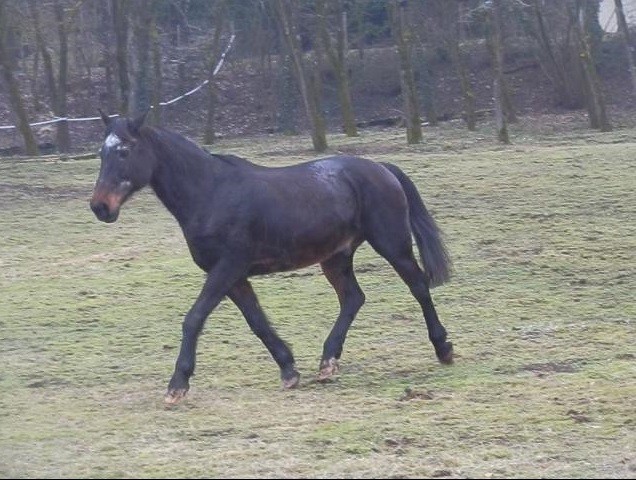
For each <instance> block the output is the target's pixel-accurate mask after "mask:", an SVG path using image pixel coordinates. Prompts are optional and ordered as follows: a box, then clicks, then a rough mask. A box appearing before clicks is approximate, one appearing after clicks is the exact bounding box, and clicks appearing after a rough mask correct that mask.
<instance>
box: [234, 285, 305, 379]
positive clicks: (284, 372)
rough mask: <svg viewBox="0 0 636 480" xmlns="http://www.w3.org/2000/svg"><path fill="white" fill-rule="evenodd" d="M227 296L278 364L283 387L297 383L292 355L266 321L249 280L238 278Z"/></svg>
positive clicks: (298, 375)
mask: <svg viewBox="0 0 636 480" xmlns="http://www.w3.org/2000/svg"><path fill="white" fill-rule="evenodd" d="M228 297H230V299H231V300H232V301H233V302H234V303H235V304H236V306H237V307H238V308H239V310H240V311H241V313H242V314H243V316H244V317H245V320H247V324H248V325H249V326H250V328H251V329H252V332H254V334H255V335H256V336H257V337H258V338H259V339H260V340H261V341H262V342H263V343H264V344H265V347H267V350H269V353H270V354H271V355H272V357H273V358H274V360H275V361H276V363H277V364H278V366H279V368H280V376H281V379H282V381H283V387H284V388H294V387H295V386H296V385H298V382H299V380H300V374H299V373H298V372H297V371H296V369H295V368H294V356H293V355H292V352H291V350H290V349H289V347H288V346H287V345H286V344H285V342H283V341H282V340H281V339H280V337H279V336H278V335H277V334H276V332H275V331H274V329H273V328H272V327H271V325H270V324H269V322H268V321H267V317H266V316H265V313H264V312H263V310H262V308H261V306H260V305H259V303H258V298H257V297H256V294H255V293H254V290H252V285H251V284H250V282H249V281H248V280H247V279H243V280H239V281H238V282H237V283H236V284H235V285H234V287H233V288H232V289H231V290H230V292H229V293H228Z"/></svg>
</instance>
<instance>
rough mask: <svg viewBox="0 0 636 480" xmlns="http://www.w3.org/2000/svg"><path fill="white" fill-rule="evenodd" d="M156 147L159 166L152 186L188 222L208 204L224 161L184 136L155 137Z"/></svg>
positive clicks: (165, 203)
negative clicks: (207, 197)
mask: <svg viewBox="0 0 636 480" xmlns="http://www.w3.org/2000/svg"><path fill="white" fill-rule="evenodd" d="M175 140H176V141H175ZM154 149H155V154H156V158H157V165H156V167H155V171H154V174H153V177H152V181H151V187H152V188H153V190H154V191H155V194H156V195H157V197H158V198H159V200H161V202H162V203H163V204H164V205H165V207H166V208H167V209H168V210H169V211H170V212H171V213H172V215H174V217H175V218H176V219H177V221H178V222H179V223H180V224H181V225H185V224H187V222H188V219H189V218H191V216H192V215H194V214H196V211H197V210H198V207H199V206H200V205H202V204H203V203H205V197H206V194H207V193H209V192H210V191H211V189H212V188H213V185H214V182H215V181H216V179H217V178H218V177H219V176H220V175H221V174H222V170H223V169H224V165H223V162H221V161H218V160H216V159H215V158H210V156H209V155H207V154H206V153H205V152H204V151H203V150H201V149H199V147H197V146H196V145H195V144H193V143H191V142H190V141H189V140H186V139H185V138H181V137H176V138H175V137H173V138H170V137H164V136H162V135H158V136H155V142H154Z"/></svg>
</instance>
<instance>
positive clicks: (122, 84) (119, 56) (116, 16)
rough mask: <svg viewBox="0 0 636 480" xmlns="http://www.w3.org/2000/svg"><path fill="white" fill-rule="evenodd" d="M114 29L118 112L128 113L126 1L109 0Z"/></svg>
mask: <svg viewBox="0 0 636 480" xmlns="http://www.w3.org/2000/svg"><path fill="white" fill-rule="evenodd" d="M111 2H112V6H113V24H114V29H115V48H116V53H115V58H116V60H117V62H116V63H117V77H118V78H119V113H121V114H122V115H128V110H129V105H130V78H129V76H128V10H129V9H128V5H129V4H128V2H127V1H126V0H111Z"/></svg>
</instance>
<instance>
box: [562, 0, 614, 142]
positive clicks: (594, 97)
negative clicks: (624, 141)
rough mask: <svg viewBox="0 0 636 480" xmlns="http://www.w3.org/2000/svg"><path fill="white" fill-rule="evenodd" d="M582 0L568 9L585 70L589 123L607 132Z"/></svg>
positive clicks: (607, 125)
mask: <svg viewBox="0 0 636 480" xmlns="http://www.w3.org/2000/svg"><path fill="white" fill-rule="evenodd" d="M583 1H585V0H583ZM583 1H581V0H575V1H574V3H573V4H572V5H571V6H572V7H573V8H572V9H570V12H571V14H572V15H574V16H575V17H574V18H573V20H574V24H575V33H576V37H577V43H578V46H579V58H580V61H581V63H582V65H583V70H584V72H585V83H586V87H587V94H588V99H587V100H588V111H589V116H590V125H591V127H592V128H596V129H599V130H600V131H602V132H609V131H611V130H612V125H611V124H610V121H609V118H608V117H607V111H606V109H605V99H604V98H603V91H602V88H601V81H600V79H599V76H598V72H597V70H596V64H595V62H594V58H593V56H592V48H591V44H590V35H589V18H588V11H587V9H586V8H585V5H584V4H583Z"/></svg>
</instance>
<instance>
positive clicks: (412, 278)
mask: <svg viewBox="0 0 636 480" xmlns="http://www.w3.org/2000/svg"><path fill="white" fill-rule="evenodd" d="M394 218H396V217H394ZM396 220H397V218H396ZM393 223H396V224H395V225H392V224H393ZM376 227H377V228H375V229H374V230H373V233H372V234H371V235H369V236H368V241H369V243H370V244H371V246H372V247H373V248H374V249H375V250H376V251H377V252H378V253H379V254H380V255H382V256H383V257H384V258H386V259H387V261H388V262H389V263H390V264H391V266H392V267H393V268H394V269H395V270H396V271H397V273H398V274H399V275H400V277H401V278H402V280H404V282H405V283H406V284H407V285H408V287H409V289H410V290H411V293H412V294H413V296H414V297H415V298H416V299H417V301H418V302H419V304H420V306H421V307H422V312H423V313H424V320H425V321H426V328H427V329H428V338H429V340H430V341H431V343H432V344H433V347H434V348H435V354H436V355H437V358H438V360H439V361H440V362H441V363H452V362H453V344H452V343H451V342H447V341H446V329H445V328H444V327H443V326H442V324H441V323H440V321H439V318H438V316H437V312H436V311H435V306H434V305H433V300H432V298H431V292H430V290H429V288H428V283H427V280H426V276H425V275H424V272H423V271H422V269H421V268H420V267H419V265H418V264H417V261H416V260H415V257H414V256H413V246H412V243H411V233H410V230H409V229H408V226H407V224H406V222H404V223H403V224H402V222H399V223H397V222H396V221H388V222H385V223H383V224H382V225H376Z"/></svg>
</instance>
